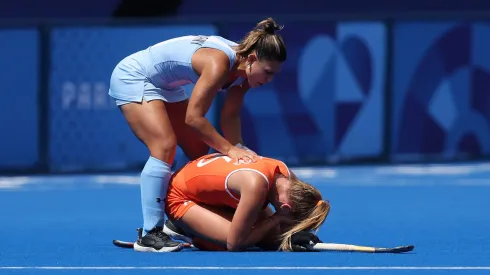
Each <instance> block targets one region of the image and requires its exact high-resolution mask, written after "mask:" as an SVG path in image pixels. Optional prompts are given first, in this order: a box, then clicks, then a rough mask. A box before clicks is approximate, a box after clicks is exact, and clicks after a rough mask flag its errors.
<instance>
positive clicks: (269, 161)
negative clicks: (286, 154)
mask: <svg viewBox="0 0 490 275" xmlns="http://www.w3.org/2000/svg"><path fill="white" fill-rule="evenodd" d="M261 160H262V161H263V162H264V163H265V165H267V166H268V167H270V168H271V169H274V172H278V173H281V174H283V175H284V176H286V177H288V178H289V177H291V171H290V170H289V167H288V166H287V165H286V164H285V163H284V162H283V161H281V160H278V159H274V158H267V157H262V158H261Z"/></svg>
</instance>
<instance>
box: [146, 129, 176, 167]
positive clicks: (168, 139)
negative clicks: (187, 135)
mask: <svg viewBox="0 0 490 275" xmlns="http://www.w3.org/2000/svg"><path fill="white" fill-rule="evenodd" d="M147 146H148V149H149V150H150V154H151V155H152V156H153V157H155V158H157V159H160V160H163V161H165V162H168V163H170V162H172V161H173V157H174V155H175V151H176V149H177V138H176V137H175V134H174V133H166V134H163V133H162V134H158V135H154V136H153V138H152V139H151V140H150V141H149V142H148V144H147Z"/></svg>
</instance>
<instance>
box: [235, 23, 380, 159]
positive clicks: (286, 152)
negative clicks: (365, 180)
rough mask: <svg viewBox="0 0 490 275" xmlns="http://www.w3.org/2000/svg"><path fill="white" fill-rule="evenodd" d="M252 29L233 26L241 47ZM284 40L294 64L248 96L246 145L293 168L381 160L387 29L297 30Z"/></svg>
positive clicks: (369, 25)
mask: <svg viewBox="0 0 490 275" xmlns="http://www.w3.org/2000/svg"><path fill="white" fill-rule="evenodd" d="M252 27H253V24H240V25H231V26H228V27H227V32H226V33H227V34H228V36H229V37H230V38H231V39H233V40H237V41H238V40H240V39H241V37H242V36H243V35H244V34H245V33H246V32H247V31H248V30H250V28H252ZM281 34H282V35H283V37H284V40H285V42H286V44H287V49H288V59H287V61H286V62H285V64H284V66H283V70H282V71H281V72H280V73H279V74H278V75H277V76H276V78H275V79H274V81H273V82H272V83H270V84H268V85H266V86H263V87H261V88H258V89H254V90H251V91H249V92H248V94H247V96H246V99H245V108H244V110H243V119H242V123H243V129H244V130H243V135H244V141H245V143H246V144H247V145H248V146H250V147H251V148H253V149H255V150H256V151H257V152H259V153H260V154H263V155H266V156H270V157H276V158H280V159H283V160H285V161H287V162H289V163H290V164H305V163H324V162H326V161H329V162H330V161H336V160H345V159H352V158H366V157H379V156H380V154H381V153H382V150H383V115H384V114H383V112H384V111H383V110H384V106H383V104H384V100H383V99H384V97H383V94H384V83H385V74H384V70H385V60H386V59H385V58H386V56H385V45H386V41H385V40H386V30H385V27H384V25H383V24H382V23H378V22H359V23H338V24H337V23H324V24H321V25H311V24H290V25H287V26H285V28H284V29H283V30H282V31H281ZM361 140H362V142H361Z"/></svg>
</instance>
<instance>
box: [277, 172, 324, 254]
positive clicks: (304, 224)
mask: <svg viewBox="0 0 490 275" xmlns="http://www.w3.org/2000/svg"><path fill="white" fill-rule="evenodd" d="M289 197H290V199H291V201H292V204H293V205H294V207H293V211H292V213H291V214H292V215H293V216H294V217H295V218H296V220H297V222H298V223H297V224H296V225H294V226H293V227H292V228H291V229H289V230H288V231H286V232H285V233H283V234H282V235H281V236H280V237H281V240H282V241H281V245H280V246H279V250H283V251H292V244H291V237H292V236H293V235H294V234H295V233H298V232H300V231H311V230H314V231H316V230H318V229H319V228H320V226H321V225H322V224H323V223H324V222H325V219H326V218H327V216H328V213H329V212H330V203H329V202H328V201H324V200H322V198H321V194H320V191H318V189H316V188H315V187H313V186H312V185H310V184H307V183H305V182H302V181H300V180H298V179H294V178H293V179H291V189H290V194H289Z"/></svg>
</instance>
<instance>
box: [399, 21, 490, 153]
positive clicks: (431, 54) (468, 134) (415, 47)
mask: <svg viewBox="0 0 490 275" xmlns="http://www.w3.org/2000/svg"><path fill="white" fill-rule="evenodd" d="M489 33H490V24H488V23H481V24H480V23H475V24H459V23H457V22H437V23H429V22H420V23H419V22H403V23H399V24H396V26H395V36H394V66H393V81H392V83H393V89H392V90H393V96H392V99H393V100H392V106H393V113H392V117H393V125H392V130H393V131H392V141H393V142H392V148H391V151H392V160H395V161H396V160H423V159H427V158H431V159H439V160H450V159H454V158H465V157H468V156H481V155H488V154H490V54H489V53H488V49H490V36H489V35H488V34H489Z"/></svg>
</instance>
